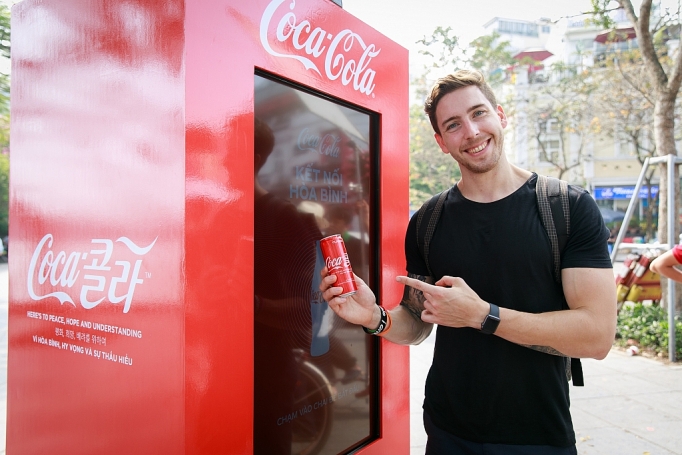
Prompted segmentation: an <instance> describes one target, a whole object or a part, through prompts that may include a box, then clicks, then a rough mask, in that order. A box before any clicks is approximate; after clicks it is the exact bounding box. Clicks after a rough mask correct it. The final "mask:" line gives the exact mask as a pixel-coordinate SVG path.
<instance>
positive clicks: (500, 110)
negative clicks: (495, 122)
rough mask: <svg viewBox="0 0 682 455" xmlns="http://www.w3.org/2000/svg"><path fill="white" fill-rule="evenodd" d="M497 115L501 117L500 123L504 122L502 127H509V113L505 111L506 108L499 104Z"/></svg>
mask: <svg viewBox="0 0 682 455" xmlns="http://www.w3.org/2000/svg"><path fill="white" fill-rule="evenodd" d="M497 116H498V117H500V123H502V128H506V127H507V114H505V113H504V109H502V106H500V105H499V104H498V105H497Z"/></svg>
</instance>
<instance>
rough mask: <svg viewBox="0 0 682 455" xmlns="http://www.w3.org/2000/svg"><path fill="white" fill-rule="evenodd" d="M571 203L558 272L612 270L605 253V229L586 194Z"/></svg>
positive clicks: (601, 219)
mask: <svg viewBox="0 0 682 455" xmlns="http://www.w3.org/2000/svg"><path fill="white" fill-rule="evenodd" d="M577 190H578V191H580V192H581V193H582V194H580V197H578V198H577V200H575V201H573V200H572V201H571V230H570V234H569V238H568V242H567V243H566V247H565V249H564V251H563V252H562V255H561V268H562V269H567V268H597V269H607V268H612V267H613V264H612V263H611V257H610V256H609V250H608V239H609V235H610V232H609V229H608V228H607V227H606V224H605V223H604V218H603V217H602V216H601V212H599V207H598V206H597V203H596V202H595V200H594V199H593V198H592V197H591V196H590V194H589V193H588V192H587V191H585V190H583V189H577Z"/></svg>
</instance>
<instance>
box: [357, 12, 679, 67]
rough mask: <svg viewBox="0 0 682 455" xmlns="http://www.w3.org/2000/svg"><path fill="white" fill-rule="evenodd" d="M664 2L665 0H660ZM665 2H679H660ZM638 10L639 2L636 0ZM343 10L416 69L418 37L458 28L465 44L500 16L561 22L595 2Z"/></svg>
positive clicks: (421, 61)
mask: <svg viewBox="0 0 682 455" xmlns="http://www.w3.org/2000/svg"><path fill="white" fill-rule="evenodd" d="M654 1H655V2H658V1H659V0H654ZM660 1H661V4H662V5H663V6H664V7H665V6H673V5H676V3H677V0H660ZM633 5H634V7H635V9H636V10H637V11H638V10H639V2H638V1H636V0H634V1H633ZM343 8H344V9H345V10H346V11H348V12H349V13H351V14H352V15H353V16H355V17H357V18H358V19H360V20H362V21H363V22H365V23H366V24H368V25H369V26H371V27H372V28H374V29H375V30H377V31H379V32H381V33H382V34H384V35H386V36H387V37H389V38H391V39H392V40H393V41H395V42H397V43H398V44H400V45H402V46H403V47H405V48H407V49H408V50H409V51H410V72H411V73H414V74H417V73H419V72H420V70H421V68H422V67H423V65H424V64H425V57H422V56H420V55H419V54H418V50H419V49H420V46H419V45H417V44H415V43H416V41H417V40H420V39H422V38H424V37H425V36H431V35H432V32H433V30H435V28H436V27H438V26H443V27H448V26H450V27H452V29H453V30H454V33H455V35H456V36H458V37H459V38H460V40H461V42H462V43H463V44H468V43H469V42H470V41H472V40H473V39H475V38H477V37H479V36H481V35H483V33H484V31H483V24H485V23H486V22H488V21H489V20H491V19H493V18H494V17H502V18H507V19H521V20H538V19H540V18H549V19H550V20H552V21H558V20H559V19H562V18H564V17H571V16H576V15H579V14H580V13H583V12H587V11H590V10H591V6H590V0H343Z"/></svg>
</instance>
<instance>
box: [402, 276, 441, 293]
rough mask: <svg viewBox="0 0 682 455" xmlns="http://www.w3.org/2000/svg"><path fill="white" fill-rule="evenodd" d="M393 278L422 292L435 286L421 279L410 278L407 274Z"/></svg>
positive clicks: (428, 290)
mask: <svg viewBox="0 0 682 455" xmlns="http://www.w3.org/2000/svg"><path fill="white" fill-rule="evenodd" d="M395 280H396V281H397V282H399V283H402V284H404V285H405V286H410V287H412V288H415V289H417V290H419V291H422V292H430V291H432V290H433V288H434V287H435V286H433V285H432V284H429V283H426V282H424V281H421V280H417V279H415V278H410V277H409V276H401V275H399V276H397V277H395Z"/></svg>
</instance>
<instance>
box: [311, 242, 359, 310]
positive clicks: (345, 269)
mask: <svg viewBox="0 0 682 455" xmlns="http://www.w3.org/2000/svg"><path fill="white" fill-rule="evenodd" d="M320 249H321V250H322V257H323V258H324V263H325V265H326V266H327V271H328V272H329V274H330V275H336V283H334V286H335V287H342V288H343V292H342V293H341V295H340V296H339V297H345V296H347V295H352V294H355V293H356V292H357V290H358V286H357V285H356V284H355V278H354V277H353V269H352V268H351V266H350V260H349V259H348V252H347V251H346V244H345V243H344V242H343V238H342V237H341V236H340V235H338V234H335V235H330V236H329V237H325V238H323V239H322V240H320Z"/></svg>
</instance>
